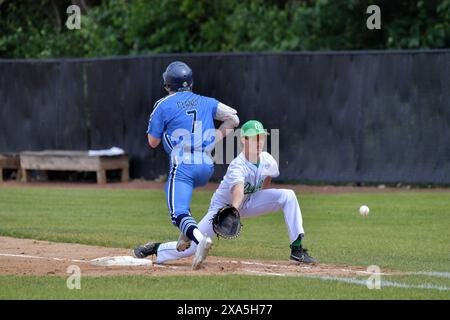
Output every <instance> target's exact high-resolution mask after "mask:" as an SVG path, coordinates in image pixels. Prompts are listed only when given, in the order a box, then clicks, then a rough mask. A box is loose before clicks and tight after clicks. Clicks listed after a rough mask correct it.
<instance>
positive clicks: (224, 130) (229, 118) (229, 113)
mask: <svg viewBox="0 0 450 320" xmlns="http://www.w3.org/2000/svg"><path fill="white" fill-rule="evenodd" d="M214 119H216V120H219V121H222V124H221V125H220V126H219V128H218V129H217V130H216V142H218V141H220V140H222V139H223V138H225V136H227V135H228V134H230V133H231V131H232V129H234V128H236V127H237V126H238V125H239V117H238V115H237V111H236V110H235V109H233V108H231V107H229V106H227V105H226V104H223V103H222V102H219V104H218V105H217V111H216V115H215V116H214Z"/></svg>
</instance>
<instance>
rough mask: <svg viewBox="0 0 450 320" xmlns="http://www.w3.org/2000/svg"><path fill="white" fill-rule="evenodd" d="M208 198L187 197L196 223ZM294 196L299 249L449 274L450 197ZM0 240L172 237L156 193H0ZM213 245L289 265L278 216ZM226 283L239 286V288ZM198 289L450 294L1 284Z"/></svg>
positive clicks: (356, 293) (47, 284) (169, 287)
mask: <svg viewBox="0 0 450 320" xmlns="http://www.w3.org/2000/svg"><path fill="white" fill-rule="evenodd" d="M211 195H212V192H206V191H202V192H195V193H194V197H193V201H192V205H191V209H192V212H193V214H194V216H195V217H196V218H197V219H200V218H201V217H202V215H203V214H204V212H206V210H207V208H208V205H209V201H210V198H211ZM298 198H299V201H300V206H301V209H302V213H303V220H304V227H305V231H306V239H305V245H306V246H307V247H308V248H309V249H310V251H311V253H312V254H313V256H314V257H316V258H318V259H319V260H320V261H321V262H325V263H342V264H350V265H362V266H369V265H378V266H380V267H381V269H382V270H383V269H386V268H390V269H397V270H401V271H438V272H450V232H449V230H450V193H444V192H424V191H421V192H414V191H410V192H395V193H353V194H314V193H307V194H298ZM361 204H367V205H368V206H369V207H370V209H371V211H370V215H369V216H368V217H361V216H359V214H358V208H359V206H360V205H361ZM0 235H3V236H13V237H20V238H33V239H42V240H51V241H59V242H76V243H84V244H95V245H101V246H108V247H124V248H133V247H134V246H135V245H136V244H139V243H143V242H145V241H149V240H159V241H168V240H174V239H176V238H177V237H178V230H177V229H176V228H175V227H174V226H172V224H171V222H170V219H169V216H168V213H167V208H166V205H165V201H164V192H163V191H162V190H130V189H126V190H118V189H79V188H73V189H59V188H17V187H1V188H0ZM215 243H216V244H215V246H214V250H213V251H212V252H211V254H212V255H217V256H232V257H243V258H256V259H286V258H287V257H288V255H289V240H288V235H287V230H286V226H285V222H284V218H283V215H282V213H281V212H278V213H272V214H269V215H266V216H261V217H256V218H252V219H245V220H244V229H243V232H242V234H241V236H240V237H239V238H238V239H236V240H232V241H226V240H215ZM386 280H389V281H391V279H390V278H389V279H386ZM392 281H394V280H392ZM395 281H398V282H401V283H407V284H410V285H417V284H422V283H430V284H434V285H439V284H441V285H444V286H447V287H450V281H449V280H448V278H447V279H446V278H431V277H424V276H404V277H401V278H399V279H395ZM61 282H62V283H63V285H62V286H61ZM230 283H233V284H234V285H236V283H237V284H238V285H237V288H235V289H233V288H234V286H231V285H230ZM153 287H154V288H155V290H151V288H153ZM194 287H195V288H200V289H194ZM108 288H111V289H108ZM118 288H123V290H122V289H120V290H116V289H118ZM267 288H270V290H268V289H267ZM205 290H206V292H208V298H217V299H228V298H242V299H246V298H249V299H272V298H279V299H282V298H285V299H314V298H316V299H328V298H330V299H335V298H342V299H350V298H356V299H372V298H375V299H384V298H387V299H392V298H398V299H410V298H417V299H427V298H430V299H435V298H436V299H438V298H445V299H448V298H449V296H450V291H437V290H428V289H404V288H391V287H383V289H382V290H368V289H367V288H366V287H365V286H361V285H357V284H348V283H340V282H334V281H323V280H319V279H305V278H292V277H285V278H279V277H276V278H273V277H257V276H255V277H252V276H223V277H196V276H190V277H163V278H154V277H149V276H140V277H114V278H87V279H84V280H83V289H82V290H78V291H77V292H74V291H76V290H68V289H67V288H65V279H64V278H58V277H14V276H0V298H31V299H33V298H43V299H46V298H63V299H65V298H88V299H89V298H107V299H109V298H133V299H134V298H156V299H186V298H193V299H195V298H201V296H198V295H197V294H196V292H198V291H201V292H205ZM233 290H234V291H233ZM236 290H237V292H236Z"/></svg>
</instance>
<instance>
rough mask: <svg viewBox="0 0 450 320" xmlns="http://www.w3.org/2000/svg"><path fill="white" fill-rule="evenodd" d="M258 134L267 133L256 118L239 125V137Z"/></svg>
mask: <svg viewBox="0 0 450 320" xmlns="http://www.w3.org/2000/svg"><path fill="white" fill-rule="evenodd" d="M258 134H265V135H269V133H268V132H267V130H266V129H264V126H263V125H262V123H261V122H259V121H258V120H249V121H247V122H246V123H244V124H243V125H242V127H241V137H254V136H256V135H258Z"/></svg>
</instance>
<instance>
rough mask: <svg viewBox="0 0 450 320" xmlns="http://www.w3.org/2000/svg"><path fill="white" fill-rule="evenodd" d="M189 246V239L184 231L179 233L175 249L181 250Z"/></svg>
mask: <svg viewBox="0 0 450 320" xmlns="http://www.w3.org/2000/svg"><path fill="white" fill-rule="evenodd" d="M190 246H191V239H189V238H188V237H187V236H186V235H185V234H184V233H180V236H179V237H178V242H177V251H178V252H182V251H184V250H187V249H189V247H190Z"/></svg>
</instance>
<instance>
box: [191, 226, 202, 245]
mask: <svg viewBox="0 0 450 320" xmlns="http://www.w3.org/2000/svg"><path fill="white" fill-rule="evenodd" d="M192 233H193V234H194V237H195V239H197V241H198V243H200V241H202V240H203V234H202V233H201V232H200V230H198V228H196V229H194V231H193V232H192Z"/></svg>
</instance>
